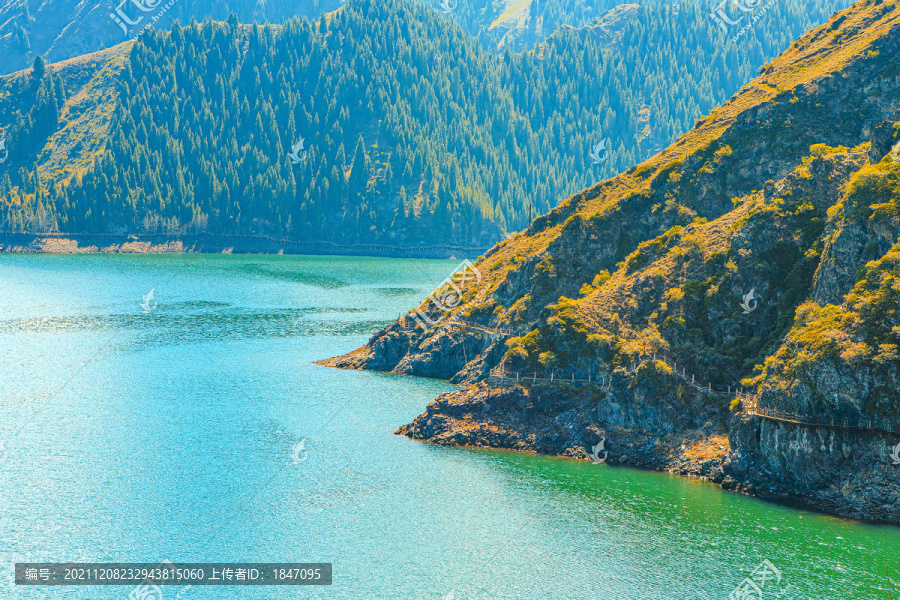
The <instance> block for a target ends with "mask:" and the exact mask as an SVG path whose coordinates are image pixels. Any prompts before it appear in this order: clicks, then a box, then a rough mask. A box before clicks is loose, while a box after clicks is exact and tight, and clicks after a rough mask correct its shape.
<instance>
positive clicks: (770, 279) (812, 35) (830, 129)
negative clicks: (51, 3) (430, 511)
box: [326, 0, 900, 522]
mask: <svg viewBox="0 0 900 600" xmlns="http://www.w3.org/2000/svg"><path fill="white" fill-rule="evenodd" d="M898 109H900V6H898V4H897V2H885V1H876V0H867V1H863V2H859V3H857V4H856V5H854V6H853V7H852V8H850V9H849V10H847V11H843V12H841V13H838V14H836V15H835V16H834V17H833V18H832V19H831V21H830V22H829V23H827V24H825V25H823V26H822V27H819V28H817V29H815V30H813V31H811V32H809V33H808V34H807V35H805V36H804V37H803V38H801V39H799V40H797V41H796V42H795V43H794V44H793V45H792V46H791V47H790V48H789V49H788V50H787V51H786V52H785V53H784V54H782V55H781V56H780V57H778V58H777V59H776V60H774V61H773V62H772V63H771V64H769V65H767V66H765V67H764V68H763V69H762V70H761V72H760V75H759V77H758V78H756V79H755V80H754V81H752V82H751V83H750V84H748V85H747V86H745V87H744V88H743V89H742V90H741V91H740V92H739V93H738V94H736V95H735V96H734V97H733V98H731V100H729V101H728V102H727V103H725V104H724V105H722V106H721V107H719V108H718V109H716V110H715V111H713V112H712V113H711V114H710V115H709V116H707V117H706V118H704V119H701V120H700V121H698V122H697V124H696V126H695V127H694V128H693V130H691V131H690V132H688V133H687V134H685V135H684V136H682V137H681V138H680V139H679V140H678V141H677V142H676V143H674V144H673V145H672V146H670V147H669V148H668V149H666V150H665V151H664V152H662V153H660V154H659V155H657V156H655V157H653V158H652V159H650V160H648V161H646V162H644V163H642V164H640V165H637V166H635V167H632V168H631V169H629V170H628V171H627V172H625V173H622V174H620V175H619V176H617V177H615V178H613V179H610V180H607V181H604V182H602V183H599V184H597V185H596V186H594V187H592V188H590V189H588V190H585V191H584V192H582V193H581V194H578V195H576V196H573V197H572V198H570V199H568V200H567V201H566V202H564V203H562V204H561V205H560V206H559V207H558V208H557V209H555V210H553V211H552V212H550V213H549V214H547V215H545V216H542V217H540V218H538V219H536V220H535V221H534V222H533V223H532V225H531V226H530V227H529V229H528V230H527V231H525V232H522V233H520V234H518V235H516V236H515V237H514V238H512V239H510V240H507V241H504V242H502V243H500V244H498V245H496V246H495V247H493V248H492V249H491V250H490V251H489V252H487V253H486V254H485V255H484V256H483V257H481V259H480V260H479V262H478V263H477V268H478V269H479V272H480V275H481V277H480V280H479V282H478V283H477V285H472V286H470V287H468V288H466V289H464V290H463V291H462V293H461V294H460V295H459V297H458V298H456V300H457V302H456V303H455V304H454V306H453V307H452V308H450V309H449V310H442V308H443V309H445V308H447V305H446V303H438V302H434V301H432V300H428V301H426V302H424V303H423V304H422V305H421V306H420V307H418V309H417V311H418V312H417V313H416V314H417V315H419V318H418V321H419V322H421V323H422V324H421V325H420V324H418V323H417V320H416V319H413V318H404V319H401V320H400V321H398V322H397V323H394V324H392V325H390V326H389V327H387V328H385V329H384V330H382V331H381V332H378V333H377V334H376V335H375V336H373V337H372V339H371V340H370V342H369V343H368V344H367V345H366V346H365V347H363V348H360V349H358V350H357V351H355V352H353V353H351V354H349V355H347V356H344V357H338V358H336V359H331V360H329V361H326V364H329V365H331V366H340V367H352V368H369V369H379V370H393V371H396V372H401V373H408V374H414V375H424V376H431V377H441V378H447V379H450V380H451V381H455V382H461V383H466V384H468V385H469V386H470V388H469V389H466V390H461V391H459V392H455V393H452V394H445V395H443V396H441V397H439V398H438V399H437V401H436V402H434V403H433V404H431V405H429V407H428V408H427V411H426V412H425V413H424V414H423V415H421V416H420V417H418V418H417V419H416V420H415V421H414V422H413V423H411V424H410V425H407V426H404V427H403V428H402V429H401V432H402V433H404V434H406V435H409V436H411V437H414V438H417V439H423V440H430V441H433V442H436V443H452V444H467V445H481V446H492V447H506V448H515V449H523V450H532V451H538V452H546V453H551V454H561V455H566V456H572V457H582V458H584V457H587V455H588V453H589V452H590V451H591V450H592V448H597V444H598V443H599V441H600V440H601V439H602V440H604V445H605V450H606V451H608V453H609V456H608V460H611V461H621V462H625V463H629V464H638V465H643V466H650V467H653V468H661V469H669V470H673V471H676V472H682V473H690V474H696V475H700V476H704V477H708V478H710V479H712V480H714V481H718V482H721V483H722V485H723V487H726V488H728V489H735V490H739V491H743V492H746V493H752V494H757V495H760V496H763V497H768V498H777V499H789V500H792V501H801V502H805V503H807V504H808V505H811V506H814V507H817V508H819V509H822V510H826V511H829V512H832V513H836V514H841V515H846V516H851V517H855V518H862V519H872V520H880V521H889V522H900V501H898V500H900V497H898V492H900V464H894V463H895V462H897V463H900V461H898V460H895V459H892V458H891V453H892V449H893V448H894V447H895V445H897V444H898V443H900V410H898V409H900V391H898V389H900V388H898V385H897V384H898V374H900V373H898V368H900V355H898V352H897V347H898V344H900V315H898V310H900V283H898V282H900V270H898V264H900V248H898V246H897V241H898V235H900V229H898V227H900V152H898V148H900V110H898ZM439 304H440V305H439ZM422 316H426V317H427V319H425V320H423V319H422V318H421V317H422ZM426 325H427V326H428V328H427V329H425V326H426ZM657 356H660V357H662V356H665V357H666V359H665V360H661V359H659V360H657V359H656V357H657ZM673 366H675V368H673ZM498 368H499V369H502V370H503V371H504V372H505V373H506V374H508V375H509V377H508V378H507V379H505V380H502V381H501V380H500V379H498V378H497V377H491V370H492V369H498ZM513 373H517V374H519V376H520V381H519V383H518V384H517V383H516V382H515V381H512V378H513V376H512V374H513ZM523 373H529V374H531V375H530V376H529V377H531V382H529V383H526V382H525V381H524V380H523V379H521V375H522V374H523ZM495 374H496V371H495ZM535 374H538V375H535ZM551 375H552V377H553V378H554V381H553V382H546V381H545V382H541V383H537V382H535V378H538V376H539V377H540V378H543V379H548V378H550V376H551ZM572 378H574V379H591V380H592V381H593V382H596V381H597V379H598V378H599V379H601V380H602V381H603V382H604V383H603V385H597V384H596V383H591V384H587V385H583V386H573V385H566V384H565V383H560V381H561V380H566V379H568V380H570V381H571V379H572ZM691 380H694V381H701V382H703V386H705V387H706V388H707V391H706V392H703V391H702V390H701V389H700V386H696V385H691V384H690V382H691ZM739 387H740V388H741V389H745V390H747V391H749V392H750V395H749V396H745V397H741V398H738V397H737V396H735V395H733V394H732V395H729V392H732V391H733V390H735V389H737V388H739ZM716 390H720V391H722V392H724V393H714V392H715V391H716ZM766 411H769V412H766ZM765 415H769V416H765ZM894 427H898V429H894ZM726 436H727V437H726ZM720 447H721V448H720ZM894 454H895V455H896V453H894Z"/></svg>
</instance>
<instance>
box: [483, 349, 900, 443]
mask: <svg viewBox="0 0 900 600" xmlns="http://www.w3.org/2000/svg"><path fill="white" fill-rule="evenodd" d="M654 360H655V361H660V362H663V363H664V364H666V365H667V366H669V367H670V368H671V369H672V372H673V374H674V375H676V376H678V377H679V378H680V379H682V380H683V381H684V382H685V383H687V384H688V385H690V386H691V387H693V388H694V389H696V390H697V391H700V392H704V393H706V394H711V395H714V396H719V397H731V398H737V399H740V400H741V407H742V411H743V413H744V414H747V415H751V416H755V417H759V418H762V419H769V420H771V421H779V422H783V423H793V424H796V425H804V426H807V427H827V428H833V429H845V430H859V431H878V432H882V433H890V434H900V423H896V422H890V421H887V420H886V419H881V420H879V419H864V418H859V419H856V420H853V419H849V418H846V417H845V418H835V417H827V418H826V417H816V416H812V415H803V414H798V413H793V412H788V411H783V410H777V409H774V408H768V407H760V406H759V404H758V398H757V396H756V395H754V394H750V393H747V392H745V391H744V390H743V388H741V387H740V386H727V387H726V389H725V390H724V391H723V390H721V389H715V390H714V389H713V386H712V384H711V383H707V384H706V385H702V384H698V383H697V382H696V378H695V377H694V376H693V375H688V374H687V372H686V370H685V369H682V371H681V372H679V371H678V369H677V366H676V364H675V363H674V361H673V362H672V364H669V363H668V362H667V361H666V360H665V359H664V358H658V357H654ZM636 370H637V365H636V364H635V365H634V366H633V367H632V368H626V372H631V373H633V372H634V371H636ZM489 381H491V382H493V383H498V384H513V385H522V386H527V385H529V384H531V385H536V384H538V383H541V384H556V385H599V386H606V389H609V384H610V377H609V375H608V374H606V373H599V374H597V375H596V376H592V374H590V373H589V374H588V378H587V379H581V378H576V377H575V375H574V373H573V374H572V376H571V377H555V376H554V374H553V373H552V372H551V373H550V376H549V377H548V376H547V374H546V373H537V372H534V373H521V372H516V373H507V372H506V371H505V370H504V368H503V367H502V366H499V367H495V368H494V369H492V370H491V374H490V377H489ZM719 387H721V386H719Z"/></svg>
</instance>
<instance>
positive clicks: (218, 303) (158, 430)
mask: <svg viewBox="0 0 900 600" xmlns="http://www.w3.org/2000/svg"><path fill="white" fill-rule="evenodd" d="M457 264H458V261H446V260H428V261H424V260H394V259H375V258H345V257H291V256H270V257H264V256H218V255H216V256H203V255H186V256H102V255H91V256H0V443H2V446H0V560H2V566H0V575H2V579H0V598H67V599H69V598H71V599H79V600H88V599H90V600H94V599H112V598H116V599H123V600H124V599H125V598H128V595H129V593H130V592H131V590H130V589H129V588H127V587H52V588H51V587H42V588H39V587H22V586H18V587H15V586H13V585H11V583H10V576H11V575H12V573H13V563H15V562H17V561H19V562H24V561H30V562H76V561H80V562H160V561H163V560H170V561H172V562H225V561H234V562H236V561H246V562H331V563H333V566H334V567H333V568H334V583H333V585H332V586H329V587H194V588H191V589H187V590H185V589H184V588H181V587H177V586H166V587H165V588H163V591H164V598H166V599H175V598H176V597H177V596H178V595H179V593H180V594H181V596H180V598H182V599H184V600H205V599H208V598H211V599H219V598H253V599H276V600H280V599H283V598H335V599H337V598H341V599H343V598H347V599H364V600H375V599H382V598H384V599H410V600H412V599H416V600H419V599H434V600H442V599H446V600H469V599H475V598H478V599H496V600H499V599H511V600H512V599H515V600H519V599H521V600H535V599H554V600H555V599H564V600H569V599H572V600H582V599H584V600H605V599H620V598H621V599H647V600H650V599H653V600H660V599H677V600H686V599H707V598H709V599H723V600H724V599H727V598H729V595H730V594H732V592H733V591H734V590H735V589H736V588H737V587H738V586H739V585H741V584H742V582H744V581H745V579H746V578H748V576H750V575H751V573H752V572H753V571H754V569H756V568H757V567H758V566H759V565H760V564H761V563H762V562H763V561H764V560H768V561H770V563H771V564H772V565H774V567H776V568H777V569H778V570H779V571H780V573H781V580H780V582H778V581H777V580H771V581H766V582H765V585H764V586H762V587H761V590H762V593H763V596H762V597H763V598H815V599H816V600H822V599H826V598H827V599H846V598H860V599H862V598H865V599H873V598H885V599H886V598H888V593H887V591H886V590H881V591H879V589H880V588H885V587H886V582H887V577H888V576H890V577H892V578H894V579H900V528H895V527H887V526H874V525H867V524H861V523H857V522H853V521H847V520H841V519H836V518H831V517H828V516H824V515H819V514H815V513H812V512H810V511H805V510H798V509H795V508H789V507H784V506H779V505H775V504H771V503H766V502H762V501H759V500H756V499H753V498H747V497H743V496H740V495H736V494H732V493H728V492H724V491H722V490H721V489H720V488H718V487H717V486H714V485H712V484H708V483H703V482H700V481H697V480H691V479H686V478H682V477H677V476H672V475H668V474H664V473H655V472H648V471H641V470H636V469H630V468H622V467H611V466H609V465H605V464H604V465H593V464H591V463H589V462H578V461H571V460H563V459H558V458H550V457H540V456H531V455H523V454H516V453H510V452H499V451H483V450H470V449H453V448H441V447H433V446H429V445H426V444H422V443H420V442H414V441H410V440H408V439H406V438H405V437H401V436H397V435H394V431H395V430H396V429H397V427H398V426H400V425H402V424H404V423H407V422H409V421H410V420H412V419H413V418H414V417H415V416H416V415H418V414H420V413H421V412H422V411H423V410H424V408H425V406H426V404H427V403H428V402H430V401H431V400H432V399H433V398H434V397H435V396H436V395H437V394H439V393H441V392H444V391H447V390H451V389H454V388H453V387H452V386H450V385H449V384H447V383H445V382H441V381H433V380H425V379H417V378H412V377H402V376H396V375H388V374H382V373H370V372H357V371H341V370H334V369H327V368H323V367H319V366H316V365H314V364H312V363H313V361H315V360H318V359H321V358H326V357H329V356H333V355H336V354H340V353H343V352H346V351H349V350H352V349H353V348H356V347H358V346H360V345H362V344H363V343H365V342H366V341H367V340H368V338H369V336H371V335H372V334H373V333H374V332H375V331H377V330H378V329H379V328H380V327H381V326H383V325H384V324H387V323H388V322H390V321H391V320H393V319H395V318H396V317H397V315H398V313H399V312H401V311H406V310H408V309H410V308H412V307H413V306H415V305H416V304H417V303H418V301H419V300H420V299H421V298H423V297H424V296H425V295H427V294H428V293H429V292H430V291H431V289H433V288H434V287H435V286H436V285H437V284H438V283H439V282H440V281H441V280H443V279H444V278H445V277H447V276H448V275H449V274H450V273H451V272H452V270H453V269H454V268H455V267H456V265H457ZM151 289H153V290H154V301H152V302H148V304H147V307H148V308H150V309H151V310H148V311H146V312H145V311H144V309H142V307H141V306H140V303H141V302H142V299H143V297H144V296H145V295H146V294H147V293H148V292H149V291H150V290H151ZM301 440H302V441H303V442H304V446H305V452H295V449H296V448H297V444H298V443H299V442H300V441H301ZM295 457H296V458H297V459H298V460H297V461H295ZM740 597H741V598H757V596H749V595H748V596H740ZM894 597H895V598H896V597H898V593H897V592H896V591H895V592H894ZM153 600H156V599H155V598H154V599H153Z"/></svg>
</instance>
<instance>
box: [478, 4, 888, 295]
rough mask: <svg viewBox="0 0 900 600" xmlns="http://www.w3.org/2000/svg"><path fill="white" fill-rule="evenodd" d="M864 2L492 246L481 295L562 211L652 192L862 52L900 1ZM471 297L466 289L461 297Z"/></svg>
mask: <svg viewBox="0 0 900 600" xmlns="http://www.w3.org/2000/svg"><path fill="white" fill-rule="evenodd" d="M865 4H866V3H861V4H857V5H855V6H854V7H852V8H850V9H848V10H846V11H842V12H840V13H837V14H836V15H834V16H833V17H832V19H831V20H830V21H829V22H828V23H826V24H824V25H822V26H821V27H819V28H817V29H815V30H813V31H811V32H810V33H808V34H807V35H805V36H804V37H803V38H801V39H800V40H798V41H797V42H795V43H794V44H792V45H791V47H790V48H788V50H786V51H785V52H784V53H783V54H782V55H780V56H779V57H778V58H776V59H775V60H774V61H773V62H772V63H771V64H770V65H768V66H766V67H764V68H763V69H762V72H761V75H760V76H759V77H757V78H756V79H755V80H753V81H752V82H750V83H749V84H747V85H746V86H744V87H743V88H742V89H741V90H740V91H739V92H738V93H737V94H735V96H734V97H732V98H731V99H730V100H729V101H728V102H726V103H725V104H724V105H722V106H721V107H719V108H717V109H716V110H714V111H713V112H712V113H711V114H710V115H708V116H707V117H706V118H704V119H700V120H698V122H697V124H696V125H695V127H694V128H693V129H692V130H691V131H689V132H688V133H686V134H684V135H683V136H682V137H681V138H679V139H678V140H677V141H676V142H675V143H674V144H672V145H671V146H669V147H668V148H667V149H666V150H664V151H663V152H660V153H659V154H657V155H656V156H654V157H652V158H650V159H648V160H646V161H644V162H643V163H641V164H640V165H638V166H636V167H633V168H631V169H629V170H628V171H627V172H625V173H622V174H620V175H618V176H616V177H614V178H613V179H610V180H607V181H605V182H602V183H600V184H598V185H596V186H594V187H592V188H590V189H588V190H585V191H584V192H582V193H581V194H577V195H574V196H572V197H570V198H569V199H567V200H566V201H564V202H563V203H561V204H560V206H559V207H557V208H556V209H554V211H552V212H551V213H550V215H548V216H546V217H542V218H539V219H537V220H536V222H535V223H534V224H533V225H532V227H531V228H529V230H527V231H526V232H521V233H519V234H517V235H515V236H514V237H513V238H511V239H509V240H506V241H504V242H500V243H499V244H498V245H496V246H495V247H494V248H492V249H491V251H490V252H489V253H488V254H487V255H486V256H485V257H484V259H483V260H482V261H481V262H480V263H479V268H480V269H481V271H482V273H484V274H485V280H486V281H487V285H488V289H487V290H483V291H482V292H480V293H479V297H484V296H487V295H488V294H490V292H493V291H495V290H496V289H497V287H498V286H499V285H500V284H501V283H502V282H503V281H504V280H505V279H506V277H507V276H508V275H509V273H510V272H512V271H514V270H515V269H516V268H517V266H518V265H519V264H521V260H520V259H519V257H521V256H534V255H538V254H541V253H543V252H546V251H547V250H548V249H549V248H550V246H551V244H552V243H553V242H554V241H555V240H557V239H558V238H559V236H560V234H561V232H562V231H563V230H564V228H565V227H566V225H567V223H568V221H565V220H564V219H563V218H562V217H567V218H568V217H572V216H575V215H578V216H581V217H582V218H584V219H591V218H595V217H598V216H603V215H604V214H607V213H610V212H613V211H616V210H617V209H619V208H620V206H621V204H622V203H623V202H624V201H625V200H626V199H629V198H630V197H634V196H637V195H639V194H641V193H642V192H644V193H648V192H650V186H651V182H653V181H654V179H655V178H657V177H659V176H660V175H663V174H666V173H668V172H670V171H671V170H672V169H674V168H677V167H679V166H680V165H683V164H684V163H685V162H687V161H688V159H689V158H691V157H692V156H696V155H699V154H701V152H702V151H704V150H705V149H707V148H709V146H710V144H711V143H712V142H714V141H715V140H717V139H719V138H721V137H722V136H723V134H725V132H726V131H727V130H728V129H729V128H730V127H731V126H732V125H734V123H735V122H736V120H737V118H738V117H739V116H740V115H742V114H743V113H746V112H748V111H750V109H752V108H754V107H758V106H760V105H762V104H764V103H766V102H769V101H772V100H773V99H775V98H776V97H779V96H785V95H787V94H789V93H792V92H793V90H795V89H797V88H799V87H801V86H804V85H806V84H809V83H813V82H815V81H816V80H818V79H820V78H825V77H831V76H835V75H837V74H838V73H839V72H841V71H842V70H843V69H845V68H846V67H847V65H848V64H850V63H852V62H853V61H855V60H861V57H864V56H865V55H866V54H867V53H868V51H869V50H870V49H871V47H872V46H873V44H875V43H876V42H877V41H878V40H879V39H880V38H882V37H884V36H885V35H887V33H888V32H889V31H890V30H891V28H892V27H895V26H896V25H898V24H900V10H898V3H897V2H883V3H880V4H879V5H878V6H875V7H873V9H872V10H858V7H859V6H861V5H865ZM870 4H871V3H870ZM471 298H472V296H471V295H470V296H469V297H467V298H466V299H467V300H471Z"/></svg>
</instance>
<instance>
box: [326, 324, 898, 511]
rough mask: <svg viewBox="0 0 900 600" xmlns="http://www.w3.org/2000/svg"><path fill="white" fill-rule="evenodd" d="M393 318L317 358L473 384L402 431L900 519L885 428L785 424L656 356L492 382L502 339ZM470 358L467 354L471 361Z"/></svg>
mask: <svg viewBox="0 0 900 600" xmlns="http://www.w3.org/2000/svg"><path fill="white" fill-rule="evenodd" d="M439 329H440V328H437V329H435V330H431V332H430V335H423V334H422V333H421V332H419V331H418V330H416V329H415V328H410V327H409V323H403V322H400V321H398V322H395V323H393V324H391V325H389V326H388V327H386V328H384V329H383V330H382V331H380V332H378V333H376V334H375V335H374V336H372V338H371V339H370V340H369V343H368V344H367V345H366V346H363V347H361V348H357V349H356V350H354V351H352V352H349V353H347V354H345V355H343V356H338V357H334V358H330V359H325V360H322V361H318V364H320V365H323V366H328V367H334V368H349V369H369V370H378V371H391V372H395V373H403V374H409V375H418V376H427V377H437V378H443V379H448V380H450V381H451V382H456V383H464V384H466V385H467V387H466V388H465V389H460V390H458V391H454V392H448V393H445V394H441V395H440V396H438V397H437V398H436V399H435V400H434V401H433V402H431V403H430V404H429V405H428V406H427V407H426V409H425V412H423V413H422V414H421V415H419V416H418V417H416V418H415V419H414V420H413V421H412V422H411V423H409V424H406V425H403V426H401V427H400V428H399V429H398V430H397V432H396V433H397V434H399V435H405V436H407V437H409V438H411V439H415V440H420V441H423V442H426V443H431V444H436V445H443V446H467V447H474V448H494V449H505V450H514V451H521V452H534V453H538V454H546V455H550V456H561V457H567V458H572V459H580V460H593V459H592V457H591V452H592V451H593V450H594V449H595V448H597V445H598V443H599V442H600V441H601V440H603V442H604V443H603V446H602V447H600V449H599V452H598V457H600V458H604V459H605V462H607V463H610V464H621V465H627V466H633V467H640V468H646V469H653V470H657V471H666V472H670V473H673V474H677V475H683V476H688V477H698V478H701V479H704V480H708V481H710V482H712V483H716V484H718V485H721V487H722V488H723V489H725V490H729V491H734V492H738V493H742V494H746V495H751V496H755V497H758V498H761V499H766V500H771V501H776V502H780V503H789V504H791V505H801V506H804V507H807V508H809V509H812V510H815V511H819V512H823V513H828V514H833V515H836V516H840V517H845V518H852V519H857V520H861V521H869V522H879V523H890V524H898V523H900V502H898V491H900V468H898V467H896V466H893V465H892V464H891V461H890V460H889V458H887V456H888V453H889V443H890V440H889V439H888V437H889V436H888V434H880V433H873V432H853V431H842V430H840V429H834V428H831V429H829V428H822V427H809V426H804V425H795V424H790V423H782V422H777V421H772V420H768V419H763V418H760V417H755V416H751V415H747V414H744V413H742V412H741V411H740V410H735V411H734V412H733V411H732V410H731V409H733V408H734V407H732V406H726V405H725V402H723V401H722V399H721V398H717V397H714V396H710V395H707V394H704V393H702V392H700V391H698V390H696V389H694V388H692V387H690V386H683V385H680V384H679V381H678V380H677V378H675V377H674V376H672V375H671V374H670V373H666V372H665V371H664V370H661V369H659V368H657V365H654V364H653V363H652V362H651V361H646V362H645V363H642V364H640V365H639V366H638V367H637V369H635V370H633V371H628V370H626V369H623V368H617V369H615V370H613V371H612V372H611V373H610V374H609V376H608V378H607V383H606V384H605V385H598V384H594V385H584V386H572V385H569V384H565V383H563V384H540V383H539V384H537V385H528V386H527V387H526V386H522V385H509V384H506V385H494V384H493V383H492V382H491V378H490V377H488V372H487V369H486V367H485V365H487V364H492V363H495V362H497V361H498V360H500V356H502V355H500V353H499V349H500V348H502V347H503V344H501V343H493V344H492V343H489V342H487V341H485V340H483V339H482V337H481V336H480V335H476V334H473V333H472V332H466V331H452V330H450V329H445V330H443V331H438V330H439ZM466 359H468V360H469V362H468V364H467V363H466V362H464V361H466Z"/></svg>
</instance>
